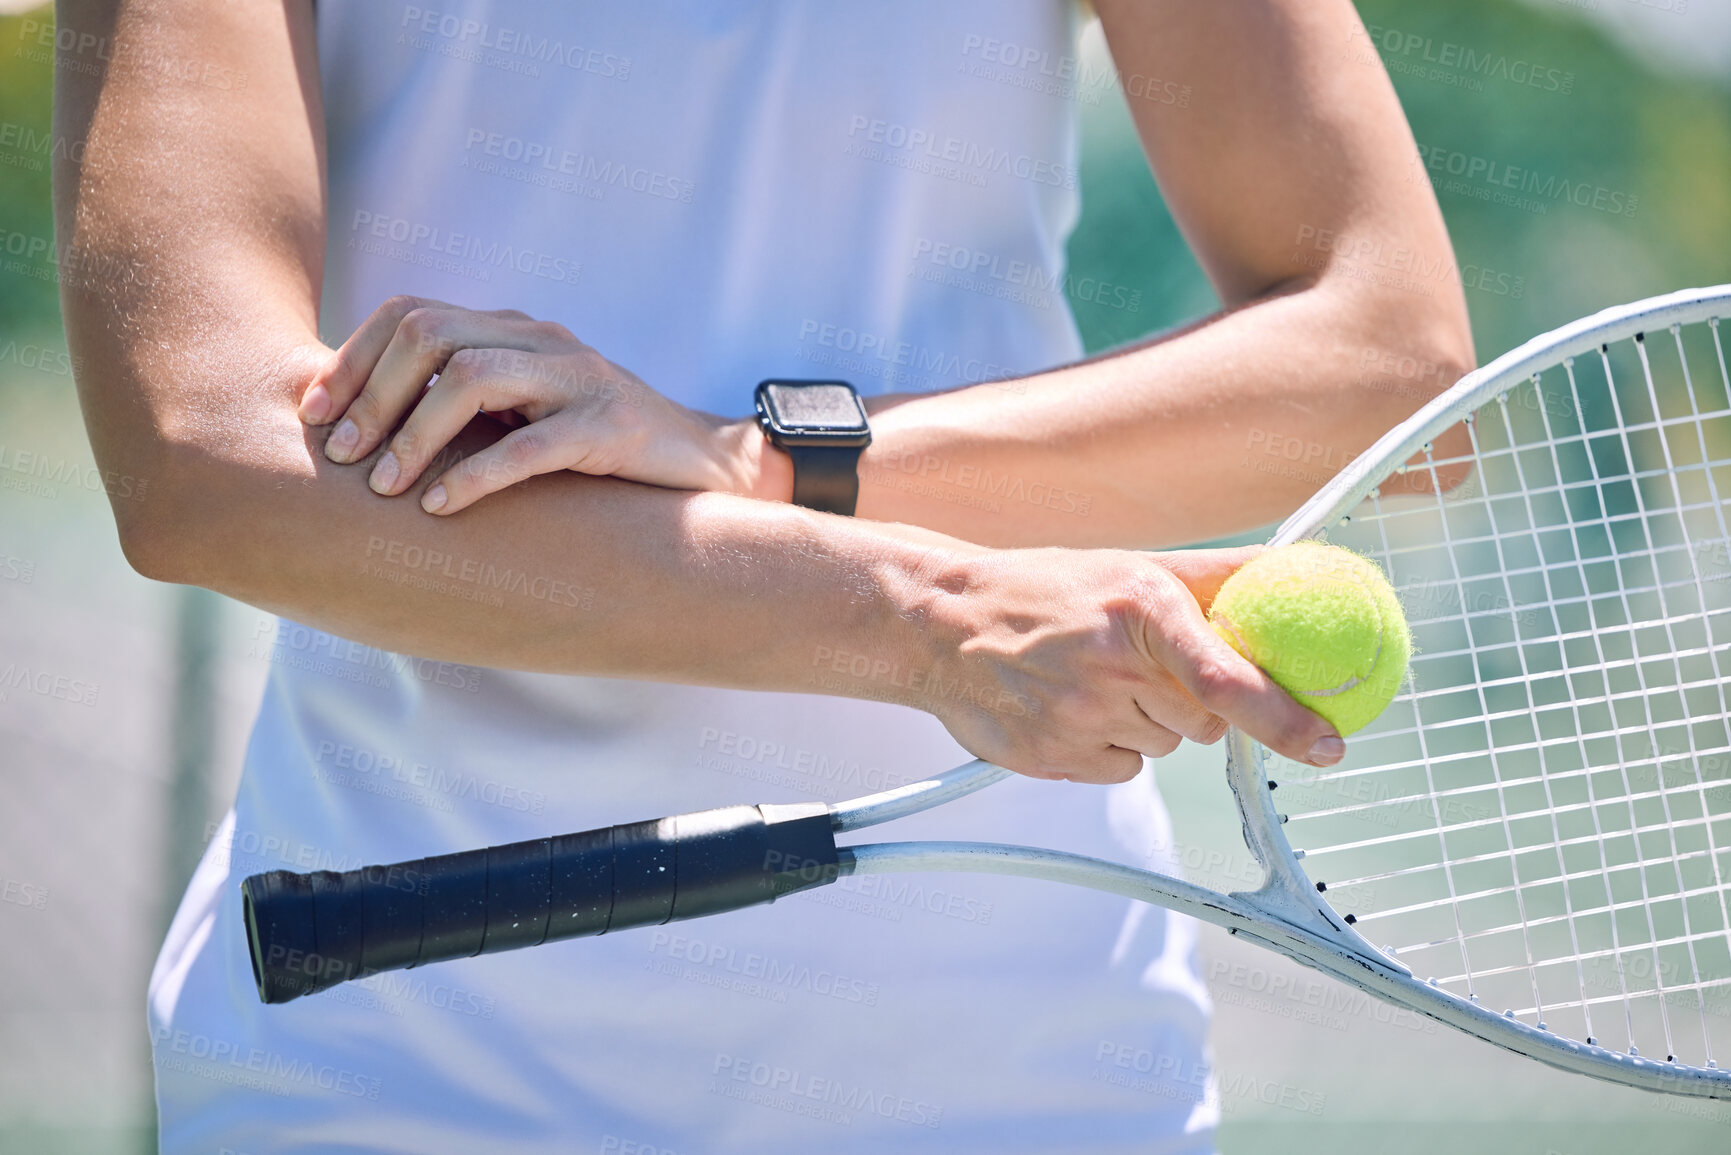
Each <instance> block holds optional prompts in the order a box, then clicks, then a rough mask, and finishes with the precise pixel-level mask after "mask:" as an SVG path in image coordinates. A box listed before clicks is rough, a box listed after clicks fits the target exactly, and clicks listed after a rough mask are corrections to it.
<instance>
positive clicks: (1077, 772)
mask: <svg viewBox="0 0 1731 1155" xmlns="http://www.w3.org/2000/svg"><path fill="white" fill-rule="evenodd" d="M1174 747H1176V740H1174ZM1167 753H1171V751H1170V750H1169V751H1167ZM1140 773H1142V752H1141V751H1140V750H1133V749H1126V748H1125V747H1123V746H1106V747H1104V748H1102V749H1101V750H1100V751H1099V752H1098V753H1097V754H1093V755H1091V756H1088V757H1085V758H1080V759H1067V760H1066V764H1065V765H1064V766H1063V767H1062V768H1059V769H1058V777H1060V778H1065V779H1068V780H1069V781H1071V782H1086V783H1089V784H1090V785H1094V786H1114V785H1117V784H1118V783H1120V782H1128V781H1130V779H1132V778H1134V777H1136V775H1138V774H1140Z"/></svg>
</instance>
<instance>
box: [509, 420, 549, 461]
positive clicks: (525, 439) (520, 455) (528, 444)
mask: <svg viewBox="0 0 1731 1155" xmlns="http://www.w3.org/2000/svg"><path fill="white" fill-rule="evenodd" d="M503 448H504V451H505V461H506V463H507V464H509V465H510V466H511V467H512V468H516V469H526V468H528V467H529V466H530V465H531V464H533V463H534V462H535V460H536V459H537V458H538V457H540V456H541V452H542V450H543V449H544V448H545V441H544V439H543V438H542V437H541V435H540V434H539V433H537V432H534V426H527V427H525V428H524V429H522V430H520V431H518V432H517V433H515V434H513V435H512V436H511V437H509V438H507V439H506V441H505V444H504V447H503Z"/></svg>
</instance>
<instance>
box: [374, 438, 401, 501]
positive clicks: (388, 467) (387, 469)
mask: <svg viewBox="0 0 1731 1155" xmlns="http://www.w3.org/2000/svg"><path fill="white" fill-rule="evenodd" d="M396 483H397V455H396V454H395V453H392V452H391V451H390V450H388V449H387V450H386V451H385V455H384V456H383V457H381V458H379V463H378V464H377V465H375V466H373V475H372V476H371V477H369V478H367V484H368V485H370V486H372V487H373V492H374V493H389V492H390V489H391V486H393V485H395V484H396Z"/></svg>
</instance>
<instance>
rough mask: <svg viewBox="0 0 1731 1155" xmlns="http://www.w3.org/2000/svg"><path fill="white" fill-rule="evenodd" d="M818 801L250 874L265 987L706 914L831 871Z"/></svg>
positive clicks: (252, 937) (279, 988)
mask: <svg viewBox="0 0 1731 1155" xmlns="http://www.w3.org/2000/svg"><path fill="white" fill-rule="evenodd" d="M839 869H840V868H839V865H838V859H837V854H836V845H835V832H834V830H833V829H832V822H831V818H830V812H829V807H828V806H826V805H824V804H823V803H821V802H808V803H794V804H790V805H766V806H728V807H724V808H722V809H720V810H702V811H698V812H696V813H693V814H679V815H674V816H673V817H671V818H659V819H651V820H650V821H648V822H632V823H627V824H625V825H623V826H609V827H606V828H604V829H601V830H587V831H584V832H582V833H580V834H562V835H559V836H557V837H554V838H536V839H531V840H530V841H528V842H513V843H510V844H509V845H506V846H494V847H490V848H488V849H486V850H468V851H463V852H462V853H459V854H445V855H441V856H439V857H437V858H422V859H418V860H416V861H412V862H401V863H397V864H396V865H394V866H363V867H361V868H360V869H358V870H350V871H346V872H343V873H338V872H336V871H333V870H320V871H315V872H313V873H311V874H295V873H293V872H291V871H287V870H273V871H269V872H267V873H264V874H255V875H252V876H251V877H250V878H248V879H246V881H244V882H242V883H241V888H240V889H241V899H242V903H243V907H244V911H245V917H246V932H247V943H248V947H249V949H250V951H251V953H252V973H253V978H254V980H255V981H256V982H257V983H258V993H259V998H260V999H262V1000H263V1001H264V1002H266V1003H282V1002H287V1001H288V1000H290V999H293V998H298V997H300V996H301V995H308V994H312V993H314V992H315V991H322V990H324V989H326V988H327V987H333V986H335V985H337V984H338V983H341V982H346V981H348V980H349V979H356V978H364V977H366V976H367V975H372V974H377V973H378V972H380V971H388V970H398V969H401V968H404V967H415V966H423V965H425V964H427V963H432V962H441V961H443V960H445V959H455V958H469V957H471V956H473V955H477V954H492V953H493V952H495V951H502V950H515V949H517V948H518V947H525V946H538V945H540V944H541V943H544V942H554V941H557V940H559V939H563V938H577V937H580V936H583V935H596V934H606V933H607V932H609V931H615V930H624V929H626V928H628V927H634V926H655V925H658V924H660V923H664V922H670V921H673V920H675V919H685V918H699V917H701V916H703V915H707V914H718V913H720V912H721V911H726V910H737V909H739V908H741V907H746V906H754V905H757V904H759V903H766V902H774V901H775V900H776V899H777V898H780V897H781V896H782V895H784V894H792V893H793V892H794V891H798V890H805V889H808V888H810V887H814V886H822V885H825V884H826V883H830V882H834V881H835V879H836V877H837V875H838V873H839Z"/></svg>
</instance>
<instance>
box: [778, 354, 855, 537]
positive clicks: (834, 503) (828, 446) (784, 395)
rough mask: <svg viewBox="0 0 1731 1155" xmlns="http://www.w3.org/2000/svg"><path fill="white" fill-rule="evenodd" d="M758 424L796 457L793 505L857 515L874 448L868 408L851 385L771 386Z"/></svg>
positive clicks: (789, 383)
mask: <svg viewBox="0 0 1731 1155" xmlns="http://www.w3.org/2000/svg"><path fill="white" fill-rule="evenodd" d="M757 423H758V425H759V426H761V427H762V428H763V435H764V436H765V437H767V438H769V443H770V444H771V445H774V446H775V447H776V448H777V449H782V450H785V451H786V452H787V455H788V456H789V457H791V458H793V503H794V504H795V505H803V506H805V507H806V508H807V509H819V510H822V511H824V512H825V513H839V514H843V515H845V516H848V517H852V516H853V511H854V506H855V505H857V504H858V503H859V455H860V453H861V452H863V451H864V450H865V447H866V446H868V445H870V444H871V443H872V431H871V428H870V426H868V425H867V424H866V412H865V406H864V405H862V404H860V399H859V393H858V391H857V390H855V389H854V387H853V386H852V385H849V384H848V383H847V382H846V381H781V380H776V381H765V382H763V383H761V384H760V385H758V387H757Z"/></svg>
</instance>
